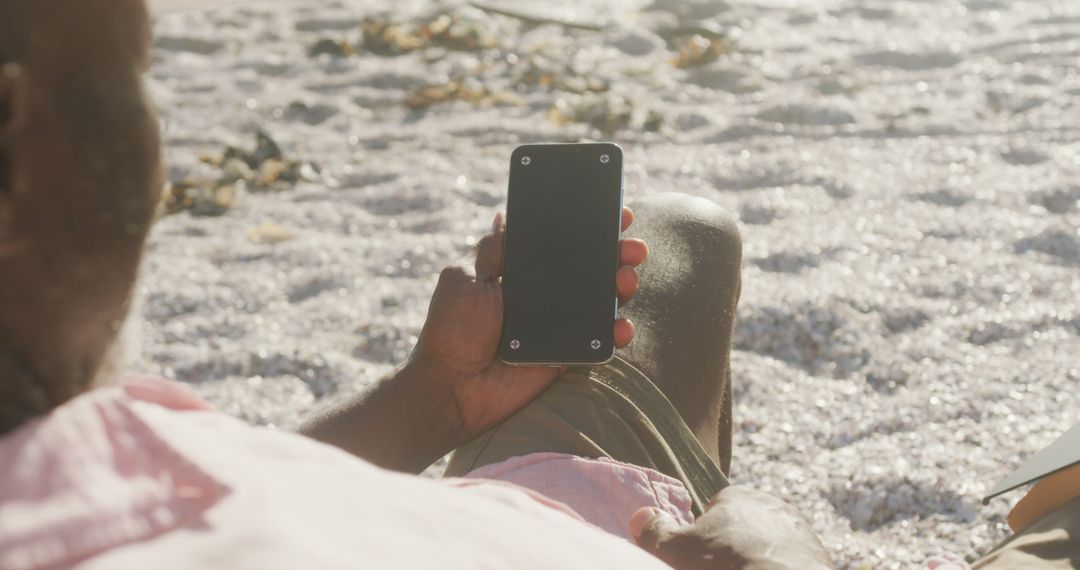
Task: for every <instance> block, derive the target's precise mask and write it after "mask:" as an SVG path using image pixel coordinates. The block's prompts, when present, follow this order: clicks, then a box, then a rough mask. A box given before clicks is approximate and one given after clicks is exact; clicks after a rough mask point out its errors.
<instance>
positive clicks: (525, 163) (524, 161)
mask: <svg viewBox="0 0 1080 570" xmlns="http://www.w3.org/2000/svg"><path fill="white" fill-rule="evenodd" d="M531 163H532V159H531V158H529V157H527V156H523V157H521V165H522V166H528V165H529V164H531Z"/></svg>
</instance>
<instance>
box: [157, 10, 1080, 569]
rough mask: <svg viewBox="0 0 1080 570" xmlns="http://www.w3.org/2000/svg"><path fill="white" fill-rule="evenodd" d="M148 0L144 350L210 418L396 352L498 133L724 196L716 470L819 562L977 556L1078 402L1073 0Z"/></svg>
mask: <svg viewBox="0 0 1080 570" xmlns="http://www.w3.org/2000/svg"><path fill="white" fill-rule="evenodd" d="M224 4H235V2H224ZM162 5H167V6H165V7H167V8H170V10H168V11H161V12H159V13H158V15H157V16H155V24H154V31H155V34H156V40H155V50H154V63H153V67H152V70H151V73H150V77H149V88H150V91H151V93H152V94H153V97H154V98H155V100H156V102H157V104H158V105H159V107H160V108H161V110H162V118H163V124H164V137H165V145H166V155H167V161H168V178H169V181H170V185H169V188H168V192H167V196H166V198H165V201H164V202H163V205H162V211H163V215H164V217H163V218H162V220H161V221H160V222H159V224H158V226H157V228H156V229H155V231H154V234H153V236H152V239H151V244H150V249H149V254H148V263H147V265H146V268H145V270H144V276H143V280H142V285H141V294H142V298H143V302H142V307H143V308H142V312H143V316H144V320H145V325H144V346H143V367H144V368H145V369H147V370H148V371H150V372H157V373H161V374H164V375H166V376H168V377H171V378H175V379H178V380H181V381H184V382H188V383H190V384H191V385H192V386H193V387H194V388H195V389H196V390H198V391H199V392H200V393H201V394H202V395H203V396H204V397H206V398H208V399H209V400H210V401H211V402H212V403H213V404H214V405H216V406H218V407H220V408H221V409H223V410H224V411H227V412H229V413H232V414H234V415H236V416H238V417H240V418H243V419H245V420H247V421H250V422H253V423H256V424H263V425H270V426H274V427H278V428H282V429H288V428H290V427H292V426H293V425H294V424H295V423H296V422H297V420H298V419H299V418H300V417H302V416H303V415H304V414H306V413H308V412H309V411H311V410H312V409H313V408H314V407H316V406H320V405H324V404H326V403H327V402H330V401H333V400H334V399H337V398H341V397H345V396H347V395H349V394H352V393H355V391H356V390H358V389H359V388H360V387H361V386H363V385H365V384H366V383H369V382H371V381H373V380H375V379H376V378H378V377H379V376H380V375H382V374H384V373H385V372H387V371H388V370H389V369H390V368H392V367H393V366H394V365H395V364H398V363H400V362H402V361H403V360H404V359H405V358H406V357H407V355H408V353H409V351H410V350H411V347H412V345H413V343H414V342H415V340H416V335H417V333H418V332H419V329H420V326H421V325H422V323H423V320H424V316H425V312H426V309H427V303H428V299H429V296H430V294H431V291H432V289H433V286H434V282H435V278H436V275H437V273H438V271H439V270H440V269H441V268H442V267H443V266H444V265H445V264H447V263H449V262H451V261H453V260H454V259H456V258H458V257H459V256H462V255H464V254H465V253H466V252H467V251H468V250H469V249H470V248H471V247H472V246H473V245H474V244H475V243H476V241H477V239H478V238H479V237H481V236H482V235H483V234H484V233H486V232H487V231H488V228H489V226H490V223H491V219H492V217H493V215H494V213H495V212H496V211H497V210H499V209H501V208H502V207H503V205H504V201H505V187H506V172H507V165H508V159H509V156H510V153H511V151H512V150H513V148H514V147H515V146H517V145H519V144H523V143H532V142H575V141H593V140H611V141H615V142H618V143H619V144H621V145H622V146H623V148H624V149H625V152H626V187H627V199H628V201H631V202H632V200H633V199H634V198H638V197H642V196H646V195H648V194H650V193H655V192H662V191H679V192H685V193H688V194H692V195H696V196H702V197H706V198H709V199H711V200H714V201H716V202H718V203H719V204H721V205H723V206H724V207H725V208H728V209H729V210H731V211H732V212H734V213H735V214H736V215H737V216H738V217H739V219H740V220H741V222H740V229H741V230H742V232H743V238H744V242H745V251H744V274H743V280H744V287H743V295H742V302H741V305H740V309H739V321H738V325H737V331H736V349H737V350H736V351H735V353H734V364H733V365H734V374H735V379H734V381H735V391H736V417H735V441H736V444H737V448H736V451H735V459H734V465H733V468H732V471H733V472H732V477H733V479H734V481H735V482H737V483H743V484H750V485H755V486H757V487H759V488H761V489H763V490H765V491H768V492H771V493H774V494H777V495H779V496H780V497H782V498H784V499H785V500H788V501H790V502H792V503H794V504H795V505H797V506H798V507H799V508H800V509H802V510H803V512H804V513H806V514H807V516H808V517H809V518H810V519H811V520H812V522H813V525H814V527H815V529H816V530H817V531H818V532H819V533H821V534H822V535H823V537H824V540H825V542H826V545H827V546H828V547H829V548H830V549H831V550H832V552H833V553H834V555H835V556H836V557H837V559H838V561H839V562H840V563H841V564H842V566H843V567H850V568H899V567H909V566H912V565H916V564H919V563H921V561H922V560H923V559H924V558H925V557H926V556H929V555H932V554H936V553H938V552H940V551H943V550H949V551H953V552H956V553H958V554H961V555H964V556H966V557H968V558H969V559H971V558H974V557H975V556H976V554H978V553H984V552H986V551H987V550H989V549H990V548H991V547H992V546H993V545H994V544H995V543H996V542H998V541H999V540H1000V539H1002V538H1003V537H1004V536H1006V526H1005V524H1004V520H1003V517H1004V514H1005V513H1006V512H1007V510H1008V507H1009V503H1010V501H1012V500H1015V499H1016V498H1017V497H1011V498H1005V499H998V500H997V501H995V502H993V503H991V505H990V506H988V507H982V506H981V505H980V502H979V499H980V497H981V495H982V493H983V492H985V491H986V490H987V489H989V487H990V486H991V485H993V484H994V483H995V482H996V481H997V480H999V479H1000V478H1002V477H1004V476H1005V475H1006V474H1007V473H1008V472H1009V471H1011V470H1012V469H1013V468H1014V467H1016V466H1018V465H1019V462H1020V461H1021V459H1022V458H1024V457H1026V456H1028V455H1030V454H1031V453H1034V452H1035V451H1037V450H1038V449H1040V448H1042V447H1043V446H1045V445H1046V444H1048V443H1049V442H1050V441H1052V440H1053V439H1054V438H1055V437H1056V436H1057V435H1059V434H1060V433H1061V432H1062V431H1064V430H1065V429H1067V428H1069V427H1071V426H1072V425H1073V423H1075V422H1076V421H1077V416H1076V410H1078V409H1080V391H1078V390H1076V389H1075V388H1076V383H1077V381H1080V362H1078V360H1077V356H1078V355H1080V307H1078V304H1077V303H1078V302H1077V299H1078V298H1080V232H1078V228H1080V207H1078V201H1080V178H1078V174H1080V140H1078V131H1077V124H1078V120H1080V107H1078V97H1077V96H1078V95H1080V75H1078V62H1080V5H1077V4H1075V3H1072V2H1067V1H1059V2H1054V1H1045V2H1009V1H1008V0H939V1H933V2H931V1H872V0H865V1H864V0H816V1H804V2H798V1H783V0H752V1H740V0H730V1H728V2H724V1H717V0H689V1H678V0H655V1H653V0H641V1H635V0H625V1H618V0H609V1H601V0H575V1H555V2H552V1H546V2H542V3H541V2H522V1H506V0H485V1H476V2H466V1H460V0H446V1H396V2H393V3H386V2H377V1H367V0H330V1H325V2H313V1H311V0H307V1H302V2H301V1H291V0H278V1H265V2H248V3H243V2H241V3H239V4H238V5H229V6H226V7H223V8H219V9H214V10H194V9H191V3H190V2H188V0H162ZM653 262H656V260H653ZM441 468H442V467H441V465H435V466H433V467H432V468H431V469H430V470H429V472H428V474H429V475H437V474H438V473H439V472H440V471H441Z"/></svg>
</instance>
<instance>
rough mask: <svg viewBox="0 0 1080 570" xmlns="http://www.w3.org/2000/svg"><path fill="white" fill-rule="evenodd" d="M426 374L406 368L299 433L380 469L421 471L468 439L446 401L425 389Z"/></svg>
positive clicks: (307, 423)
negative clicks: (346, 452)
mask: <svg viewBox="0 0 1080 570" xmlns="http://www.w3.org/2000/svg"><path fill="white" fill-rule="evenodd" d="M425 376H426V374H425V373H424V372H423V371H421V370H419V369H418V367H417V366H415V365H409V364H406V365H404V366H401V367H399V368H397V369H395V370H394V371H393V372H392V373H390V374H389V375H388V376H386V377H384V378H382V379H381V380H379V381H378V382H376V383H375V384H374V385H372V386H371V387H369V388H368V389H366V390H364V391H363V392H361V393H360V394H359V395H357V396H354V397H353V398H350V399H349V400H347V401H345V402H343V403H341V404H339V405H337V406H334V407H332V408H329V409H327V410H324V411H322V412H320V413H319V414H317V415H315V416H313V417H311V418H309V419H308V420H307V421H305V422H304V423H303V424H302V425H301V426H300V430H299V431H300V433H302V434H304V435H307V436H309V437H311V438H313V439H317V440H319V441H322V442H324V443H328V444H330V445H333V446H335V447H340V448H341V449H343V450H345V451H348V452H349V453H352V454H353V455H357V456H359V457H363V458H364V459H366V460H367V461H370V462H371V463H374V464H376V465H378V466H380V467H384V468H386V469H393V470H395V471H406V472H409V473H420V472H421V471H423V470H424V469H425V468H427V466H428V465H431V464H432V463H434V462H435V461H436V460H438V459H439V458H440V457H442V456H444V455H446V454H447V453H449V452H450V451H452V450H453V449H455V448H456V447H458V446H459V445H461V444H462V443H464V441H461V440H460V437H461V436H460V433H461V426H460V425H455V422H454V419H453V416H452V414H448V413H447V411H446V409H445V408H446V402H445V400H443V399H442V398H439V397H438V396H437V395H436V394H433V393H431V392H430V391H428V390H427V389H425V388H424V385H425V384H426V383H427V382H428V381H429V379H427V378H425Z"/></svg>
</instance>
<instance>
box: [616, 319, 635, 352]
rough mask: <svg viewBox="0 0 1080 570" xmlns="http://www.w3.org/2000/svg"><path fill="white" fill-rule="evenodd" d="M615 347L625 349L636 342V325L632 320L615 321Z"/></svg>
mask: <svg viewBox="0 0 1080 570" xmlns="http://www.w3.org/2000/svg"><path fill="white" fill-rule="evenodd" d="M613 332H614V333H615V335H614V336H615V347H616V348H625V347H626V346H627V345H629V344H630V341H632V340H634V332H635V329H634V323H633V322H632V321H630V319H615V330H614V331H613Z"/></svg>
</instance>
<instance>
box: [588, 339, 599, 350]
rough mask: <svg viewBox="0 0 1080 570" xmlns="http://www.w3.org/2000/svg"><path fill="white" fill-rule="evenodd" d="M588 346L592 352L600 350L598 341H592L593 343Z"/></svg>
mask: <svg viewBox="0 0 1080 570" xmlns="http://www.w3.org/2000/svg"><path fill="white" fill-rule="evenodd" d="M589 346H591V347H592V348H593V350H600V341H599V340H598V339H593V341H592V342H590V343H589Z"/></svg>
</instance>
